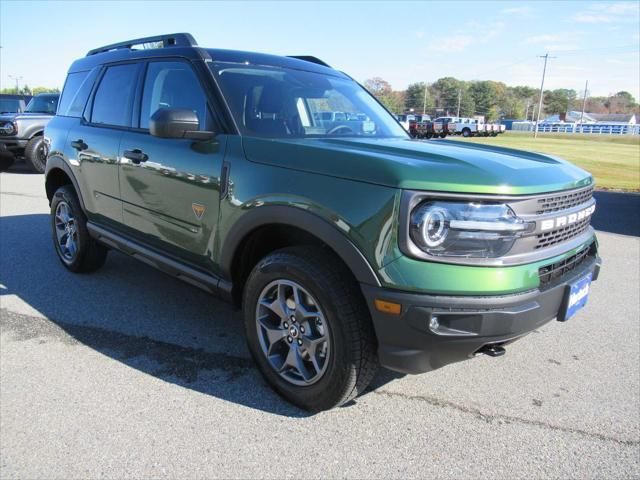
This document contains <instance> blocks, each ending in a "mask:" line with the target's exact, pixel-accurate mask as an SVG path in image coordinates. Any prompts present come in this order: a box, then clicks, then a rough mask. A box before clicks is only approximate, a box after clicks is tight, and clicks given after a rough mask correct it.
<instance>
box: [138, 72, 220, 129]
mask: <svg viewBox="0 0 640 480" xmlns="http://www.w3.org/2000/svg"><path fill="white" fill-rule="evenodd" d="M160 108H187V109H189V110H192V111H194V112H195V113H196V115H198V120H199V121H200V130H207V129H208V128H209V127H210V126H211V114H210V112H209V108H208V107H207V100H206V96H205V94H204V91H203V90H202V87H201V85H200V82H199V81H198V78H197V77H196V74H195V73H194V72H193V70H192V69H191V66H190V65H188V64H187V63H184V62H151V63H149V66H148V67H147V74H146V77H145V81H144V91H143V94H142V107H141V111H140V128H149V119H150V118H151V116H152V115H153V114H154V113H155V112H156V111H157V110H158V109H160Z"/></svg>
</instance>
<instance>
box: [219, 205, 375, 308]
mask: <svg viewBox="0 0 640 480" xmlns="http://www.w3.org/2000/svg"><path fill="white" fill-rule="evenodd" d="M300 244H312V245H318V246H323V247H327V248H329V249H330V250H331V251H332V252H333V253H334V254H335V255H336V256H337V257H338V258H339V259H340V260H341V261H342V262H343V263H344V264H345V265H346V266H347V268H348V269H349V270H350V271H351V273H352V274H353V276H354V278H355V279H356V281H358V282H360V283H365V284H368V285H375V286H380V281H379V279H378V277H377V276H376V274H375V272H374V270H373V269H372V268H371V265H370V264H369V262H368V261H367V260H366V258H365V257H364V256H363V255H362V253H361V252H360V250H358V248H357V247H356V246H355V245H354V244H353V242H351V240H349V239H348V238H347V236H346V235H344V234H343V233H342V232H340V231H339V230H338V229H337V228H336V227H335V226H333V225H332V224H331V223H329V222H328V221H326V220H324V219H323V218H321V217H319V216H317V215H315V214H313V213H309V212H306V211H303V210H300V209H298V208H295V207H287V206H280V205H273V206H262V207H256V208H254V209H253V210H251V211H249V212H247V213H245V214H244V215H243V216H242V217H241V218H240V219H239V220H238V221H237V222H236V223H235V224H234V226H233V227H232V228H231V230H230V231H229V233H228V234H227V236H226V238H225V240H224V243H223V245H222V247H221V249H220V259H221V262H220V266H221V270H222V274H223V276H224V277H226V278H228V279H231V280H232V283H233V297H234V299H235V300H238V298H239V296H240V295H241V292H242V289H243V288H244V283H245V281H246V278H247V276H248V274H249V273H250V271H251V269H253V267H254V266H255V264H256V263H257V262H258V261H259V260H260V258H263V257H264V255H266V254H268V253H270V252H271V251H273V250H276V249H279V248H284V247H286V246H292V245H300Z"/></svg>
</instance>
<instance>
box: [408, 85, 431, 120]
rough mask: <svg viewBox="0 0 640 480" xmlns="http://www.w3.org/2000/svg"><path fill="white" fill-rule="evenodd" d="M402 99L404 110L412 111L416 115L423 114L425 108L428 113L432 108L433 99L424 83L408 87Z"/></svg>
mask: <svg viewBox="0 0 640 480" xmlns="http://www.w3.org/2000/svg"><path fill="white" fill-rule="evenodd" d="M425 90H426V93H427V97H426V102H425V96H424V94H425ZM404 98H405V104H404V108H405V109H406V110H411V109H414V110H415V111H416V112H417V113H420V112H423V110H424V109H425V107H426V109H427V111H430V110H432V109H433V106H434V103H433V98H431V95H429V91H428V88H427V84H426V83H424V82H419V83H412V84H411V85H409V86H408V87H407V90H406V91H405V94H404Z"/></svg>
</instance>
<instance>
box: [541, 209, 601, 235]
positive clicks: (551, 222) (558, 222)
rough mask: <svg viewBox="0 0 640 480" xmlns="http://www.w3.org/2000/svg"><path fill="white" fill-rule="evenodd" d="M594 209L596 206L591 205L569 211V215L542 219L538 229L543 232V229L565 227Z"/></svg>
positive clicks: (588, 214) (589, 213) (586, 215)
mask: <svg viewBox="0 0 640 480" xmlns="http://www.w3.org/2000/svg"><path fill="white" fill-rule="evenodd" d="M595 211H596V206H595V205H591V206H590V207H589V208H585V209H584V210H580V211H579V212H575V213H571V214H569V215H563V216H562V217H556V218H550V219H548V220H543V221H542V223H541V224H540V229H541V230H542V231H543V232H544V231H545V230H552V229H554V228H559V227H565V226H567V225H571V224H572V223H575V222H578V221H580V220H582V219H584V218H587V217H589V216H590V215H592V214H593V212H595Z"/></svg>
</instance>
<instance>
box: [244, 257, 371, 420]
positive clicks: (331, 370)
mask: <svg viewBox="0 0 640 480" xmlns="http://www.w3.org/2000/svg"><path fill="white" fill-rule="evenodd" d="M274 284H275V287H274ZM273 288H275V290H273V292H274V293H273V294H271V293H270V292H271V291H272V290H271V289H273ZM295 288H297V289H298V297H299V298H298V301H296V302H295V303H293V302H292V301H293V299H294V289H295ZM275 292H277V294H278V296H277V297H276V296H275V295H276V294H275ZM278 298H280V299H282V300H283V301H284V310H285V312H282V310H283V309H280V312H281V313H284V315H282V314H276V313H275V312H274V310H272V309H271V308H276V310H277V307H273V305H283V304H282V303H280V302H278V301H277V300H278ZM265 299H266V300H265ZM284 299H286V301H285V300H284ZM261 300H263V301H262V302H260V301H261ZM267 304H270V305H271V307H268V306H266V305H267ZM302 307H304V308H302ZM243 310H244V322H245V331H246V335H247V343H248V346H249V351H250V352H251V355H252V356H253V358H254V360H255V362H256V364H257V365H258V368H259V369H260V371H261V373H262V374H263V375H264V377H265V379H266V380H267V382H268V383H269V384H270V385H271V386H272V387H273V389H274V390H275V391H276V392H277V393H279V394H280V395H281V396H282V397H284V398H285V399H287V400H288V401H289V402H291V403H293V404H294V405H297V406H298V407H301V408H303V409H305V410H309V411H320V410H328V409H330V408H333V407H336V406H339V405H343V404H344V403H346V402H348V401H350V400H351V399H353V398H355V397H356V396H357V395H358V394H360V393H362V392H363V391H364V390H365V388H366V387H367V386H368V385H369V383H370V382H371V380H372V379H373V377H374V375H375V373H376V371H377V369H378V357H377V352H376V342H375V335H374V332H373V326H372V323H371V318H370V315H369V312H368V309H367V306H366V303H365V301H364V299H363V298H362V294H361V292H360V290H359V287H358V284H357V283H356V281H355V279H353V277H352V275H351V273H350V272H349V270H348V269H347V268H346V267H345V266H344V265H343V264H342V263H341V262H340V261H339V260H338V259H337V258H336V257H335V256H334V255H333V254H331V253H329V252H327V251H324V250H323V249H321V248H318V247H292V248H286V249H283V250H278V251H275V252H273V253H271V254H269V255H267V256H266V257H265V258H263V259H262V260H261V261H260V262H258V264H257V265H256V266H255V268H254V269H253V271H252V272H251V274H250V275H249V278H248V280H247V284H246V286H245V290H244V295H243ZM305 311H311V312H312V313H311V314H308V315H306V316H305V315H304V312H305ZM259 318H260V319H262V321H260V322H259V321H258V319H259ZM296 318H297V319H298V321H297V322H295V321H294V320H295V319H296ZM286 319H289V322H288V323H286ZM305 319H307V320H305ZM265 325H268V328H266V329H265V327H264V326H265ZM305 325H306V329H305ZM297 327H299V330H298V329H297ZM294 328H296V330H295V331H294V330H293V329H294ZM267 331H269V335H267ZM271 334H273V335H275V337H276V340H275V341H273V342H270V340H272V337H271ZM319 338H324V341H325V343H322V341H321V340H318V339H319ZM309 339H311V340H309ZM314 339H315V340H314ZM311 341H315V342H316V346H315V347H314V355H313V357H314V360H315V361H312V355H311V350H310V349H307V346H308V344H309V342H311ZM318 349H320V350H321V351H320V352H319V353H318ZM267 351H271V352H272V353H271V356H270V357H269V358H267V353H266V352H267ZM273 352H275V354H274V353H273ZM292 352H294V353H292ZM295 352H298V353H299V355H300V356H296V355H297V353H295ZM323 353H324V357H323V356H322V354H323ZM290 356H291V357H290ZM305 356H306V358H305ZM289 358H291V359H295V360H297V364H298V365H301V366H302V368H301V370H298V369H296V368H291V367H289V363H288V362H287V360H288V359H289ZM295 360H292V361H293V362H294V363H296V361H295ZM278 369H280V372H281V373H279V372H278V371H277V370H278ZM303 371H304V372H306V373H307V374H308V375H307V376H304V378H303V375H302V374H301V373H300V372H303ZM312 374H313V375H315V376H313V375H312ZM312 376H313V378H311V377H312ZM307 377H309V378H307Z"/></svg>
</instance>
